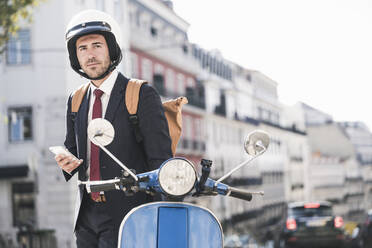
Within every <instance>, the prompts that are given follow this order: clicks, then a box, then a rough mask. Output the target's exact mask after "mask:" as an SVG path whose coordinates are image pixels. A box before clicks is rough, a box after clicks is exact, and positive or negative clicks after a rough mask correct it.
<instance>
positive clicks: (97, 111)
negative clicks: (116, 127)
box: [89, 89, 103, 201]
mask: <svg viewBox="0 0 372 248" xmlns="http://www.w3.org/2000/svg"><path fill="white" fill-rule="evenodd" d="M102 94H103V91H102V90H100V89H96V90H95V91H94V95H95V96H96V99H95V100H94V104H93V115H92V120H93V119H95V118H102V102H101V96H102ZM89 176H90V181H97V180H100V172H99V147H98V146H97V145H95V144H93V143H92V142H90V175H89ZM91 197H92V199H93V200H94V201H97V200H98V199H99V198H100V195H99V192H92V193H91Z"/></svg>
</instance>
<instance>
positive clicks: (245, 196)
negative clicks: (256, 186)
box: [229, 187, 252, 201]
mask: <svg viewBox="0 0 372 248" xmlns="http://www.w3.org/2000/svg"><path fill="white" fill-rule="evenodd" d="M229 192H230V194H229V196H231V197H235V198H238V199H241V200H245V201H250V200H252V194H251V193H249V192H248V191H245V190H241V189H237V188H234V187H229Z"/></svg>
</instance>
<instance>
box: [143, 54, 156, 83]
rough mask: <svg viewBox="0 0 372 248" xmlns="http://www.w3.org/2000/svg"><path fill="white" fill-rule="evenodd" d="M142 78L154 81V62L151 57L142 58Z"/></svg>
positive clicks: (150, 81)
mask: <svg viewBox="0 0 372 248" xmlns="http://www.w3.org/2000/svg"><path fill="white" fill-rule="evenodd" d="M142 78H143V79H144V80H146V81H148V82H149V83H152V79H153V78H152V62H151V60H149V59H146V58H143V59H142Z"/></svg>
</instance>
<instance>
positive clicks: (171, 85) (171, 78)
mask: <svg viewBox="0 0 372 248" xmlns="http://www.w3.org/2000/svg"><path fill="white" fill-rule="evenodd" d="M166 88H167V92H169V93H175V91H176V90H175V75H174V71H173V70H171V69H167V72H166Z"/></svg>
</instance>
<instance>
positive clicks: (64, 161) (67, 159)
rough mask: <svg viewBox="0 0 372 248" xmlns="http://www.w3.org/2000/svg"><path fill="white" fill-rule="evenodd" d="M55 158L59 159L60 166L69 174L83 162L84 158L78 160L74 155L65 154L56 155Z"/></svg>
mask: <svg viewBox="0 0 372 248" xmlns="http://www.w3.org/2000/svg"><path fill="white" fill-rule="evenodd" d="M54 159H55V160H56V161H57V164H58V166H59V167H61V169H62V170H64V171H66V172H67V173H68V174H71V172H72V171H73V170H75V169H76V168H77V167H78V166H79V165H80V164H81V163H82V162H83V160H82V159H80V160H78V159H76V158H74V157H72V156H66V155H63V154H58V155H56V156H55V157H54Z"/></svg>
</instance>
